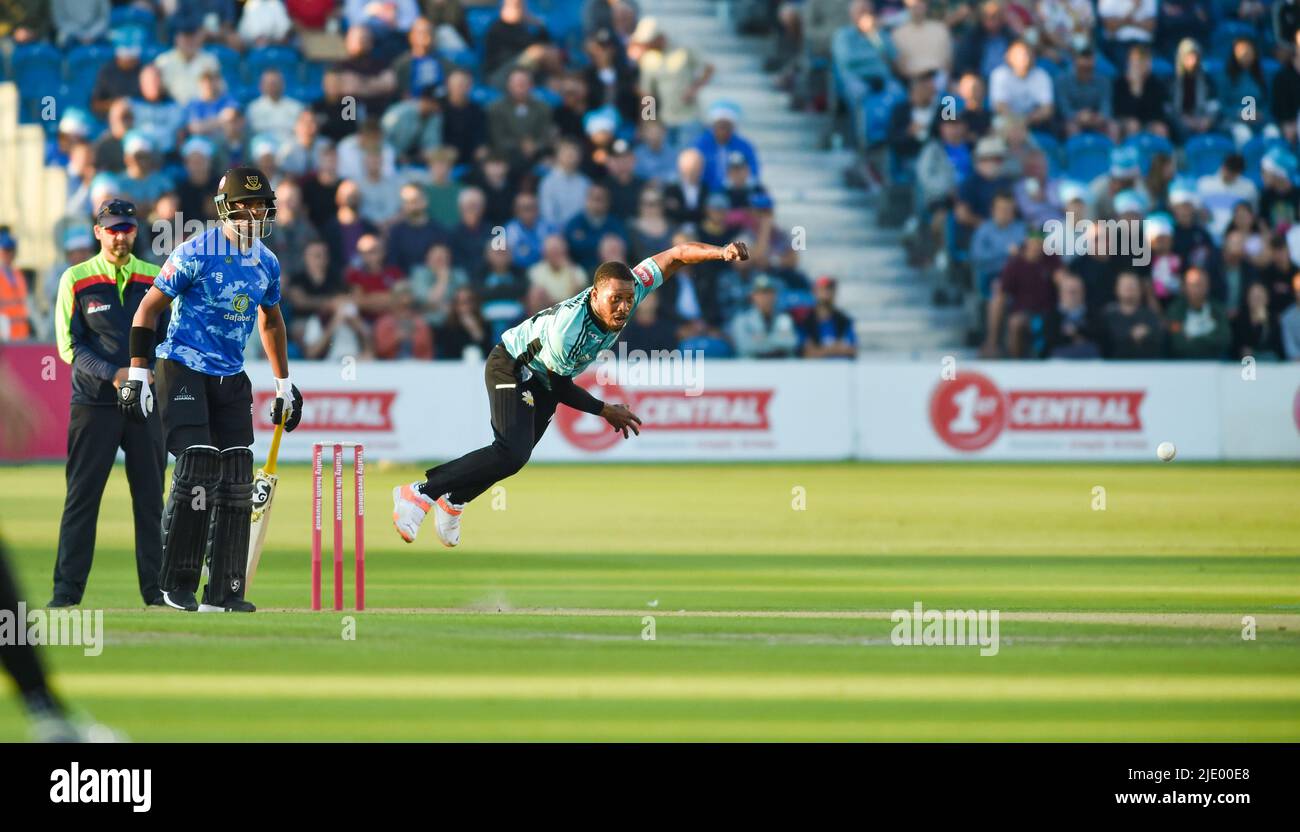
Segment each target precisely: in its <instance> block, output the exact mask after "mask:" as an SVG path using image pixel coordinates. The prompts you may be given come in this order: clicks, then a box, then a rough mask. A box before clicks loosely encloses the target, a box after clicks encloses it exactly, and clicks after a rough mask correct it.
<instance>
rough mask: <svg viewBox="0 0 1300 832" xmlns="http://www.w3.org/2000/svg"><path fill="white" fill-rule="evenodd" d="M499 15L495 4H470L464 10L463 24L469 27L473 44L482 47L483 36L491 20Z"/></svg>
mask: <svg viewBox="0 0 1300 832" xmlns="http://www.w3.org/2000/svg"><path fill="white" fill-rule="evenodd" d="M499 16H500V13H499V12H498V11H497V8H496V7H495V6H471V7H469V8H468V9H466V10H465V25H466V26H468V27H469V36H470V38H471V39H472V40H473V41H474V46H476V47H478V48H479V49H480V50H481V49H482V47H483V36H484V35H486V34H487V30H488V27H489V26H491V25H492V21H494V20H496V19H497V18H498V17H499Z"/></svg>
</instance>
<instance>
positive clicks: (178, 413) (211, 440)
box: [154, 358, 253, 456]
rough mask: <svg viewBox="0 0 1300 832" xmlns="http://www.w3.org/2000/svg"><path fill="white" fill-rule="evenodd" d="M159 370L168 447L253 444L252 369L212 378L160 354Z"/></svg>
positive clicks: (175, 452)
mask: <svg viewBox="0 0 1300 832" xmlns="http://www.w3.org/2000/svg"><path fill="white" fill-rule="evenodd" d="M154 374H155V377H156V380H157V384H156V387H157V396H158V415H159V416H161V417H162V433H163V439H164V446H165V447H166V448H167V450H168V451H170V452H171V454H172V456H180V455H181V454H182V453H183V452H184V451H185V449H186V448H188V447H189V446H191V445H212V446H213V447H215V448H218V449H220V450H225V449H226V448H244V447H247V446H249V445H252V444H253V384H252V382H251V381H250V380H249V378H248V373H245V372H239V373H236V374H235V375H233V376H210V375H208V374H207V373H200V372H199V371H198V370H191V369H190V368H189V367H186V366H185V365H184V364H182V363H180V362H179V361H173V360H171V359H170V358H160V359H158V364H157V367H156V368H155V370H154Z"/></svg>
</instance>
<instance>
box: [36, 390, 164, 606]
mask: <svg viewBox="0 0 1300 832" xmlns="http://www.w3.org/2000/svg"><path fill="white" fill-rule="evenodd" d="M118 448H121V449H122V450H123V451H124V452H125V453H126V481H127V484H128V485H129V486H130V489H131V507H132V513H133V514H134V516H135V566H136V573H137V578H138V579H139V582H140V596H141V597H142V598H143V599H144V600H145V602H146V603H147V602H149V601H151V600H153V599H154V598H156V597H157V595H158V570H159V569H161V568H162V506H163V470H164V469H165V468H166V455H165V454H164V452H163V444H162V429H161V424H160V420H159V418H158V416H157V415H156V414H155V415H153V416H150V418H149V420H148V421H147V422H145V423H144V424H143V425H141V424H137V423H135V422H132V421H131V420H129V419H127V418H126V416H125V415H124V414H123V413H122V412H121V411H120V410H119V409H118V408H117V406H116V405H90V404H74V405H72V418H71V420H70V421H69V423H68V464H67V468H66V479H67V488H68V493H67V497H65V498H64V501H63V519H62V520H61V521H60V522H59V550H58V557H57V558H56V560H55V562H54V594H55V595H57V596H63V597H67V598H71V599H72V600H74V601H77V602H80V601H81V597H82V595H83V594H84V593H85V591H86V581H87V580H88V579H89V577H90V565H91V561H92V560H93V559H94V556H95V528H96V525H97V524H98V522H99V506H100V502H101V501H102V499H103V496H104V486H105V485H107V484H108V475H109V474H110V473H111V472H112V470H113V461H114V459H116V457H117V449H118Z"/></svg>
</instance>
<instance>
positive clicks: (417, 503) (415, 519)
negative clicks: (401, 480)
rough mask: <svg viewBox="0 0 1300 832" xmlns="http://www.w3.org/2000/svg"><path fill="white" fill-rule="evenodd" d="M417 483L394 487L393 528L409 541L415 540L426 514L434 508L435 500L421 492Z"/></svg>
mask: <svg viewBox="0 0 1300 832" xmlns="http://www.w3.org/2000/svg"><path fill="white" fill-rule="evenodd" d="M417 485H419V483H411V484H410V485H399V486H398V487H396V488H394V489H393V528H395V529H397V533H398V534H399V535H401V537H402V540H405V541H406V542H407V543H412V542H414V541H415V536H416V535H417V534H419V532H420V524H421V523H423V522H424V516H425V515H426V514H428V513H429V509H431V508H433V500H430V499H429V498H428V497H426V496H424V495H423V494H421V493H420V490H419V489H418V488H416V486H417Z"/></svg>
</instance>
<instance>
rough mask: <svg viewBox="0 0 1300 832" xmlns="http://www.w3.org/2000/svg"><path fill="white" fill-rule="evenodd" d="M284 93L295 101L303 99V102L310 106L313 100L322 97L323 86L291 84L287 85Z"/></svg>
mask: <svg viewBox="0 0 1300 832" xmlns="http://www.w3.org/2000/svg"><path fill="white" fill-rule="evenodd" d="M284 94H285V95H287V96H289V97H290V98H292V99H294V100H295V101H301V102H302V103H303V104H305V105H308V106H310V105H311V103H312V102H313V101H317V100H319V99H320V97H321V86H320V84H299V83H294V84H289V85H288V86H286V87H285V90H284Z"/></svg>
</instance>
